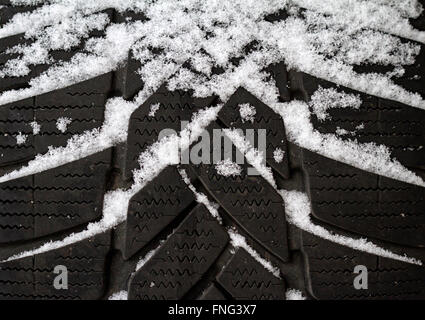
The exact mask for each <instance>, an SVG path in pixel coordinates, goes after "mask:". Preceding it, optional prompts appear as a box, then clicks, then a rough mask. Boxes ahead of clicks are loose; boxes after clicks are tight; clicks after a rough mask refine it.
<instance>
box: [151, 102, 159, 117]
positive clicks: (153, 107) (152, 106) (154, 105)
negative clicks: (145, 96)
mask: <svg viewBox="0 0 425 320" xmlns="http://www.w3.org/2000/svg"><path fill="white" fill-rule="evenodd" d="M160 106H161V104H159V103H155V104H153V105H151V108H150V110H149V117H154V116H155V113H156V112H157V111H158V110H159V108H160Z"/></svg>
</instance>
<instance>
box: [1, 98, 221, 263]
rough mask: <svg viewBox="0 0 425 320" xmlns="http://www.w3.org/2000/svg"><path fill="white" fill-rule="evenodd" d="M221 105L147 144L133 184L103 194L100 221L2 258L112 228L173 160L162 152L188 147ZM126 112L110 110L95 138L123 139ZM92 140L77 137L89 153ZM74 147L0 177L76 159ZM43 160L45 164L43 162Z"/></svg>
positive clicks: (62, 244) (40, 250) (36, 251)
mask: <svg viewBox="0 0 425 320" xmlns="http://www.w3.org/2000/svg"><path fill="white" fill-rule="evenodd" d="M117 99H119V98H117ZM119 101H121V102H122V103H121V104H119V107H120V108H126V107H127V108H128V109H131V108H130V107H131V106H132V104H130V103H127V102H124V101H123V100H122V99H119ZM110 106H111V107H117V106H116V105H115V104H111V105H110ZM221 107H222V105H218V106H215V107H211V108H206V109H204V110H201V111H199V112H198V113H197V114H195V115H194V117H193V118H192V121H191V122H190V123H189V124H188V125H187V126H186V127H185V129H184V130H182V132H180V136H171V137H165V138H163V139H162V140H160V141H158V142H156V143H154V144H153V145H151V146H150V147H149V148H148V150H146V151H145V152H143V153H142V155H141V156H140V160H139V162H140V167H141V168H140V169H138V170H135V171H134V181H135V182H134V184H133V185H132V186H131V187H130V188H129V189H127V190H122V189H117V190H114V191H109V192H107V193H106V194H105V196H104V201H103V211H102V212H103V216H102V219H101V220H100V221H97V222H92V223H89V224H88V225H87V228H86V229H85V230H83V231H81V232H78V233H72V234H70V235H68V236H66V237H65V238H63V239H62V240H57V241H50V242H47V243H45V244H43V245H41V246H40V247H38V248H35V249H33V250H29V251H24V252H21V253H19V254H16V255H13V256H11V257H9V258H8V259H6V260H5V261H11V260H16V259H21V258H24V257H29V256H33V255H36V254H40V253H43V252H47V251H51V250H55V249H58V248H62V247H65V246H67V245H70V244H72V243H75V242H78V241H82V240H85V239H88V238H91V237H93V236H95V235H97V234H101V233H104V232H107V231H108V230H110V229H112V228H115V227H116V226H117V225H119V224H120V223H122V222H124V221H125V220H126V217H127V210H128V205H129V201H130V199H131V197H133V196H134V195H135V194H137V193H138V192H139V191H140V190H141V189H143V187H144V186H145V185H146V184H147V183H148V182H149V181H151V180H152V179H154V178H155V177H156V176H157V175H158V174H159V173H160V172H161V171H162V170H163V169H164V168H166V167H167V166H168V165H170V164H172V163H173V161H175V159H173V158H171V159H170V158H168V157H164V154H166V153H169V150H170V148H171V149H172V150H176V151H177V153H178V146H179V145H180V146H182V149H186V148H188V147H189V145H190V144H191V143H192V142H194V141H196V139H197V138H198V137H199V135H200V134H201V133H202V131H203V130H204V129H205V127H206V126H207V125H208V124H209V123H210V122H211V121H213V120H214V119H216V118H217V114H218V112H219V111H220V109H221ZM106 114H107V115H109V116H111V115H110V114H109V112H107V113H106ZM117 114H118V115H121V117H120V118H119V117H116V115H117ZM130 114H131V112H129V110H127V112H122V113H121V114H119V113H116V112H112V115H113V116H111V117H110V118H109V119H108V120H107V119H105V122H106V123H109V125H110V127H109V128H108V130H109V131H107V132H104V133H103V136H102V133H100V134H99V133H98V132H97V133H98V136H97V137H96V138H97V141H98V142H99V143H101V142H102V138H107V137H108V134H112V133H115V134H112V136H117V133H120V134H121V135H122V137H123V138H126V135H127V124H128V117H129V116H130ZM107 118H108V117H107ZM89 134H90V132H89ZM92 140H93V139H87V137H86V136H84V135H83V138H82V139H81V141H85V143H88V144H87V145H85V146H84V147H85V148H87V150H84V151H85V152H86V154H87V153H89V152H93V148H102V146H96V144H93V145H92V144H91V143H92ZM124 141H125V139H124ZM103 143H105V142H103ZM107 143H112V141H110V140H108V141H107ZM176 147H177V148H176ZM76 150H78V148H75V146H74V145H73V144H71V145H70V144H69V143H68V145H67V146H66V147H65V148H57V149H55V150H52V151H51V154H50V155H49V156H47V157H44V156H41V157H39V158H36V159H35V160H33V161H32V162H30V163H29V165H28V166H27V167H24V168H22V169H20V170H17V171H14V172H11V173H10V174H7V175H4V176H3V177H1V178H0V180H3V181H7V180H9V179H16V178H17V177H19V176H25V175H26V174H27V173H28V171H30V172H32V171H37V170H40V171H43V169H44V170H45V168H46V167H49V166H53V165H54V162H55V161H59V162H60V161H64V159H67V157H69V156H71V155H72V156H75V157H77V158H78V155H75V151H76ZM61 151H62V152H61ZM63 151H65V152H63ZM94 153H95V152H94ZM46 162H49V163H48V164H46ZM55 166H57V165H55ZM40 171H38V172H40Z"/></svg>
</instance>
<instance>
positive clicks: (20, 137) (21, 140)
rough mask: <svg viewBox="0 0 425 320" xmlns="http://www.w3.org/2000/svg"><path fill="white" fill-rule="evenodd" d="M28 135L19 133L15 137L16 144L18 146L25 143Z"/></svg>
mask: <svg viewBox="0 0 425 320" xmlns="http://www.w3.org/2000/svg"><path fill="white" fill-rule="evenodd" d="M27 138H28V135H26V134H23V133H22V132H19V133H18V135H17V136H16V143H17V144H18V145H21V144H24V143H25V142H26V141H27Z"/></svg>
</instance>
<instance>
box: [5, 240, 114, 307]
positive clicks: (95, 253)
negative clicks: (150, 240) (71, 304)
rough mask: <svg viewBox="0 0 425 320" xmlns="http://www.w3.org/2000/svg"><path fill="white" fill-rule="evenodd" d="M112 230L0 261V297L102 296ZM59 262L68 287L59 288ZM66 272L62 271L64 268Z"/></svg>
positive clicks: (29, 298) (77, 298) (86, 297)
mask: <svg viewBox="0 0 425 320" xmlns="http://www.w3.org/2000/svg"><path fill="white" fill-rule="evenodd" d="M109 247H110V233H109V232H107V233H103V234H99V235H97V236H95V237H92V238H90V239H86V240H82V241H80V242H76V243H73V244H71V245H68V246H65V247H62V248H59V249H55V250H52V251H47V252H45V253H40V254H37V255H35V256H30V257H26V258H21V259H17V260H12V261H8V262H1V263H0V298H1V299H7V300H34V299H36V300H60V299H65V300H74V299H75V300H80V299H99V298H101V296H103V293H104V288H105V258H106V255H107V253H108V251H109ZM56 266H65V267H66V269H67V273H68V289H56V288H55V287H54V280H55V278H56V277H57V276H58V275H59V273H54V270H55V267H56ZM60 273H61V274H62V271H61V272H60Z"/></svg>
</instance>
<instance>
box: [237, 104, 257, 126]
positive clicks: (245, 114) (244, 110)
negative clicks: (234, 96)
mask: <svg viewBox="0 0 425 320" xmlns="http://www.w3.org/2000/svg"><path fill="white" fill-rule="evenodd" d="M256 113H257V111H256V110H255V107H253V106H251V105H250V104H249V103H244V104H241V105H239V114H240V115H241V118H242V122H247V121H249V122H254V120H255V114H256Z"/></svg>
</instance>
